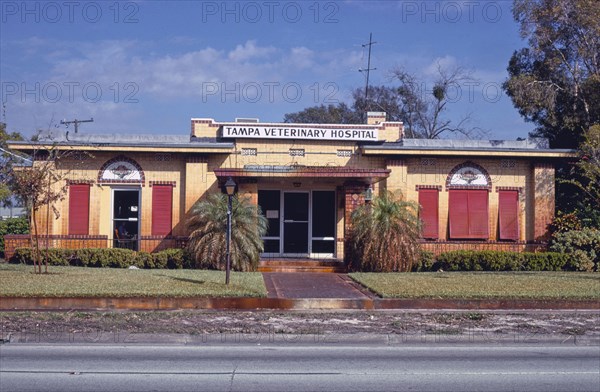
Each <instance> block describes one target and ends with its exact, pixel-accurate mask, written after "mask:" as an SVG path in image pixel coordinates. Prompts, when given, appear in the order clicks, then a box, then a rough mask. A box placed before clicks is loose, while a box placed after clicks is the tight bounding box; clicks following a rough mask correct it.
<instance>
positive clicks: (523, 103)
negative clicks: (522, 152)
mask: <svg viewBox="0 0 600 392" xmlns="http://www.w3.org/2000/svg"><path fill="white" fill-rule="evenodd" d="M513 16H514V18H515V20H516V21H517V22H518V23H519V24H520V32H521V36H522V37H523V38H526V39H527V40H528V44H529V46H528V47H526V48H522V49H520V50H517V51H515V52H514V54H513V55H512V57H511V59H510V62H509V65H508V73H509V79H508V80H507V81H506V82H505V83H504V86H503V87H504V89H505V91H506V92H507V94H508V95H509V96H510V97H511V99H512V101H513V104H514V105H515V107H516V108H517V109H518V110H519V113H520V114H521V115H522V116H523V117H524V118H525V119H526V120H527V121H531V122H533V123H535V124H536V125H537V128H536V129H535V131H533V132H532V133H531V136H534V137H545V138H548V139H549V140H550V145H551V146H552V147H555V148H557V147H562V148H576V147H577V146H578V144H579V143H580V142H581V141H582V137H583V134H584V132H585V131H586V130H587V129H589V128H590V127H591V126H592V125H594V124H598V123H599V122H600V23H598V21H599V20H600V2H598V1H597V0H514V5H513Z"/></svg>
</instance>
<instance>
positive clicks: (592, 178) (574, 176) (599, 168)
mask: <svg viewBox="0 0 600 392" xmlns="http://www.w3.org/2000/svg"><path fill="white" fill-rule="evenodd" d="M578 156H579V160H578V161H577V162H576V163H575V164H574V165H573V166H571V168H570V171H569V173H568V174H567V175H565V176H564V177H563V178H561V179H559V183H560V184H561V186H562V188H561V189H562V190H563V191H564V185H567V186H569V185H570V186H571V189H573V188H574V189H575V190H576V191H578V192H579V193H580V194H581V196H578V197H575V198H573V197H572V195H573V192H571V195H570V197H567V196H566V195H565V198H566V199H567V201H568V202H570V205H569V204H568V205H569V206H570V207H571V208H570V209H571V210H574V211H575V212H576V213H577V215H578V218H579V219H580V220H581V222H582V223H583V224H585V225H586V226H593V227H597V228H600V125H594V126H593V127H591V128H590V129H589V130H588V131H587V132H585V133H584V134H583V142H582V143H581V145H580V147H579V149H578ZM567 189H569V188H567ZM565 204H566V203H565Z"/></svg>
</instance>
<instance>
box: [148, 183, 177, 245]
mask: <svg viewBox="0 0 600 392" xmlns="http://www.w3.org/2000/svg"><path fill="white" fill-rule="evenodd" d="M172 214H173V186H172V185H154V186H152V235H168V234H169V233H171V225H172Z"/></svg>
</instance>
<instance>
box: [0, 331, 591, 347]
mask: <svg viewBox="0 0 600 392" xmlns="http://www.w3.org/2000/svg"><path fill="white" fill-rule="evenodd" d="M38 332H39V333H38ZM2 343H4V344H8V343H11V344H36V345H39V344H58V345H61V344H62V345H64V344H83V345H87V344H100V345H114V344H119V345H157V344H158V345H185V346H234V345H259V346H260V345H264V346H269V345H273V346H280V345H288V344H289V345H294V346H306V345H315V346H321V345H323V344H327V345H355V344H363V345H364V344H372V345H388V346H402V345H405V346H411V345H419V346H421V345H423V344H436V345H466V344H481V343H487V344H490V345H560V346H568V345H571V346H600V336H598V335H561V334H532V333H494V332H489V331H467V332H465V333H461V334H443V333H425V332H410V333H404V334H394V333H390V334H379V333H357V334H343V333H342V334H338V333H304V334H289V333H272V332H264V333H251V334H244V333H237V332H231V333H228V332H223V333H207V334H200V335H189V334H176V333H157V334H153V333H127V332H125V331H118V330H117V331H115V330H106V331H100V330H93V331H87V332H78V333H74V332H66V331H53V332H52V333H43V332H41V331H26V332H13V333H9V334H6V336H4V339H3V342H2Z"/></svg>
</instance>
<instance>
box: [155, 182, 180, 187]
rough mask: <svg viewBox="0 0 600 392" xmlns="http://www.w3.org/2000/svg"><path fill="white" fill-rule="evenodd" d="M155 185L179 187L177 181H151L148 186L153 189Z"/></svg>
mask: <svg viewBox="0 0 600 392" xmlns="http://www.w3.org/2000/svg"><path fill="white" fill-rule="evenodd" d="M153 185H171V186H172V187H173V188H175V187H176V186H177V181H149V182H148V186H149V187H150V188H152V186H153Z"/></svg>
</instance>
